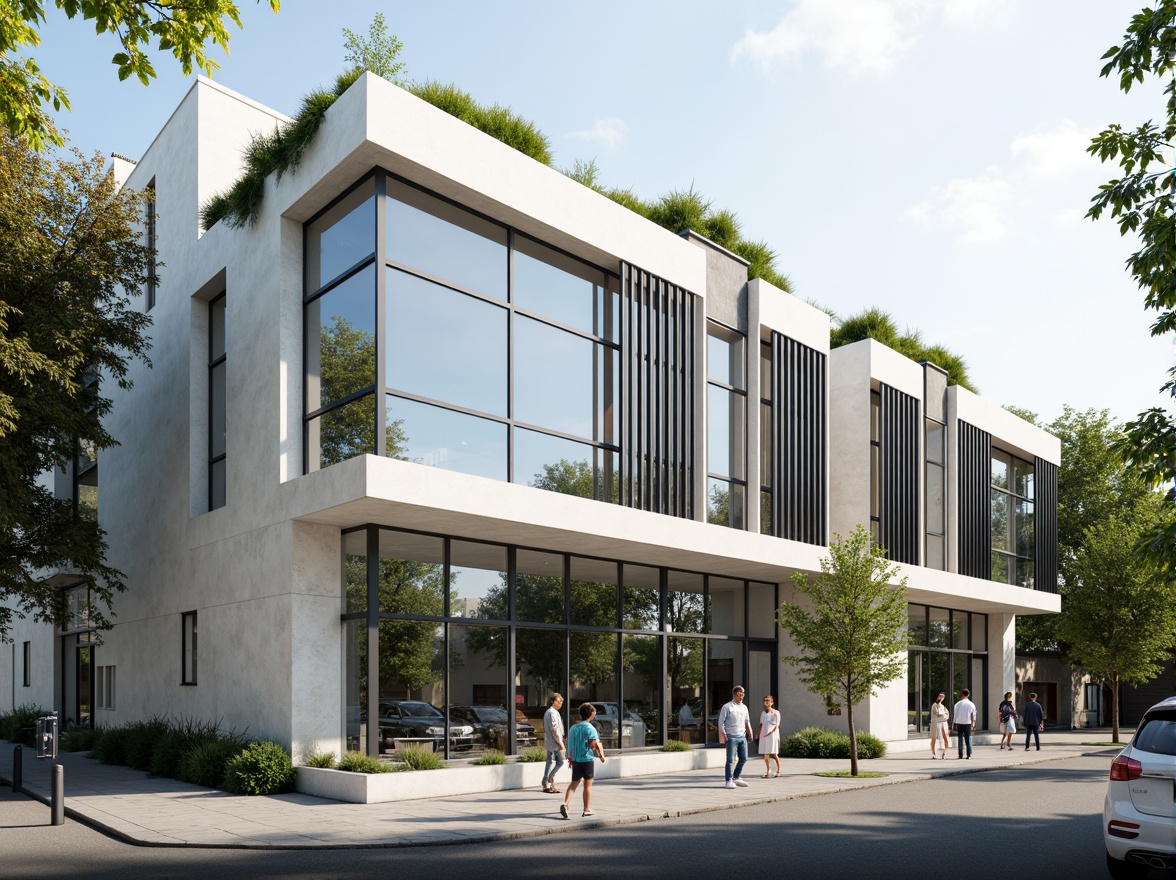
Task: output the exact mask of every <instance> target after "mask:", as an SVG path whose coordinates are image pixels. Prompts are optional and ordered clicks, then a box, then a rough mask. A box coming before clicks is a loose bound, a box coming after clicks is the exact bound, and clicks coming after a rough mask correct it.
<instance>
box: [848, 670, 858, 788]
mask: <svg viewBox="0 0 1176 880" xmlns="http://www.w3.org/2000/svg"><path fill="white" fill-rule="evenodd" d="M845 706H846V710H845V716H846V718H848V719H849V775H850V776H857V775H858V762H857V731H856V730H854V727H853V690H852V689H851V688H846V689H845Z"/></svg>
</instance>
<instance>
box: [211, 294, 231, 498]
mask: <svg viewBox="0 0 1176 880" xmlns="http://www.w3.org/2000/svg"><path fill="white" fill-rule="evenodd" d="M227 294H228V291H227V290H222V291H221V292H220V293H218V294H217V295H216V296H214V297H213V298H212V299H210V300H209V301H208V509H209V511H213V510H219V509H220V508H222V507H224V506H225V505H227V504H228V502H229V492H228V465H227V464H226V465H225V466H224V467H222V468H220V469H219V470H218V469H217V467H216V465H218V464H221V463H222V462H227V460H228V452H229V448H228V408H229V405H228V396H229V393H228V378H229V372H228V371H229V368H228V364H227V362H228V357H229V332H228V330H229V328H228V319H229V309H228V299H227ZM218 308H219V309H221V310H222V324H223V326H224V334H223V336H224V346H223V350H222V351H221V352H220V353H219V354H218V353H217V352H216V350H215V349H214V348H213V333H212V328H213V324H214V318H213V315H214V313H215V311H216V310H217V309H218ZM218 367H224V381H225V391H224V395H223V396H222V398H221V401H220V403H221V406H222V407H223V411H222V412H221V413H220V414H219V415H220V420H221V422H222V424H224V426H225V448H224V451H223V452H221V453H220V454H218V455H213V453H212V450H213V447H214V437H213V431H214V427H213V426H214V425H215V424H216V421H217V420H216V415H217V413H215V412H214V408H215V407H216V405H217V403H216V396H215V395H214V394H213V390H212V389H213V384H214V379H213V377H214V375H215V374H216V370H217V368H218ZM218 474H219V477H218ZM218 483H220V484H222V485H219V486H218ZM218 488H219V489H220V498H221V502H220V504H216V503H215V501H214V500H215V499H216V497H217V489H218Z"/></svg>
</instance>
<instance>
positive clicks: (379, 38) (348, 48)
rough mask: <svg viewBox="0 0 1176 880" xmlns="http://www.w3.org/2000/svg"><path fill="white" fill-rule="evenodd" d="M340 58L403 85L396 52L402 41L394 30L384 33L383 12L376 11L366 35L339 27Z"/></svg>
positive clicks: (400, 63)
mask: <svg viewBox="0 0 1176 880" xmlns="http://www.w3.org/2000/svg"><path fill="white" fill-rule="evenodd" d="M343 36H344V37H346V38H347V39H346V40H344V41H343V60H344V61H347V62H349V63H350V64H351V65H352V66H353V67H357V68H359V69H361V70H368V71H371V72H372V73H374V74H375V75H376V76H378V77H382V78H383V79H386V80H388V82H390V83H395V84H396V85H398V86H400V85H404V82H403V78H402V77H401V72H402V71H403V70H404V62H403V61H401V60H400V52H401V50H403V49H404V43H403V42H401V40H400V38H399V37H397V36H396V35H395V34H390V33H388V25H387V23H386V22H385V21H384V13H382V12H377V13H376V15H375V17H374V18H373V19H372V23H371V24H370V25H369V26H368V35H367V37H363V36H361V35H359V34H357V33H355V31H353V30H349V29H348V28H343Z"/></svg>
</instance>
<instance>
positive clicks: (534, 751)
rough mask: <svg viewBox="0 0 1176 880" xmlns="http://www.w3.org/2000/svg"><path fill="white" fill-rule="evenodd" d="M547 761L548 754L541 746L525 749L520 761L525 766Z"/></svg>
mask: <svg viewBox="0 0 1176 880" xmlns="http://www.w3.org/2000/svg"><path fill="white" fill-rule="evenodd" d="M546 760H547V752H546V750H545V749H543V748H542V747H541V746H532V747H531V748H529V749H525V750H524V751H523V752H522V754H520V755H519V761H520V762H521V763H523V764H536V763H538V762H540V761H546Z"/></svg>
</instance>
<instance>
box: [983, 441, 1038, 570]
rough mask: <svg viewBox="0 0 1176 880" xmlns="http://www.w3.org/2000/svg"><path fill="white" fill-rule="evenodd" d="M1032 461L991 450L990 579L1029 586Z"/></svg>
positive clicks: (1032, 539)
mask: <svg viewBox="0 0 1176 880" xmlns="http://www.w3.org/2000/svg"><path fill="white" fill-rule="evenodd" d="M1034 497H1035V496H1034V480H1033V462H1031V461H1023V460H1022V459H1019V458H1017V457H1016V456H1015V455H1012V454H1010V453H1008V452H1003V451H1001V450H999V449H993V450H992V580H994V581H999V582H1000V583H1002V584H1016V585H1017V586H1019V587H1029V588H1032V587H1033V568H1034V559H1035V553H1036V536H1035V532H1034V520H1033V502H1034Z"/></svg>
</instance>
